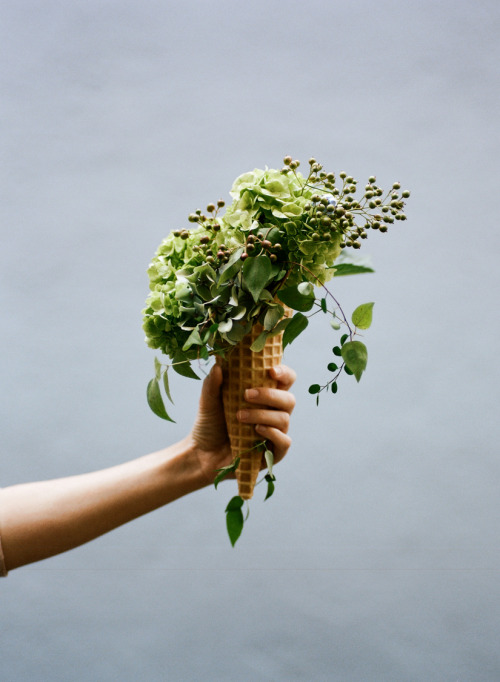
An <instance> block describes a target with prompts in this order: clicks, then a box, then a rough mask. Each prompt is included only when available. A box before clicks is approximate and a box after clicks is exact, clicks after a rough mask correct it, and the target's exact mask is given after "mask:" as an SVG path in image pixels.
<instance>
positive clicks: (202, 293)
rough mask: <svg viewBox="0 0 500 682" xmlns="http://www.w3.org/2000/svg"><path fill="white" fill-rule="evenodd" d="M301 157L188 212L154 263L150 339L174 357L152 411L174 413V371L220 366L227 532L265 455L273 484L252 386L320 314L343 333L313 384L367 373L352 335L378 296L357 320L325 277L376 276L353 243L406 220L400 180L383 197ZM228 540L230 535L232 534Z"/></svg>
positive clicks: (151, 398) (249, 176)
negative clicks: (254, 421)
mask: <svg viewBox="0 0 500 682" xmlns="http://www.w3.org/2000/svg"><path fill="white" fill-rule="evenodd" d="M299 165H300V164H299V161H296V160H293V159H292V158H291V157H290V156H286V157H285V158H284V166H283V168H282V169H281V170H274V169H268V168H266V169H264V170H260V169H255V170H253V171H250V172H248V173H244V174H243V175H240V176H239V177H238V178H237V179H236V180H235V182H234V184H233V187H232V189H231V192H230V195H231V197H232V203H231V204H230V205H229V206H228V207H227V209H226V210H225V212H224V213H222V212H221V211H222V209H223V208H224V206H225V202H224V201H223V200H219V201H217V202H216V203H212V204H209V205H208V206H207V207H206V211H205V212H203V211H201V210H199V209H198V210H196V211H195V212H194V213H191V214H190V215H189V218H188V220H189V222H190V223H192V224H193V228H192V229H190V230H188V229H185V228H182V229H178V230H174V231H173V232H171V233H170V235H169V236H168V237H167V238H166V239H164V240H163V242H162V243H161V244H160V246H159V248H158V250H157V252H156V255H155V257H154V258H153V260H152V262H151V264H150V266H149V269H148V275H149V280H150V294H149V296H148V298H147V301H146V308H145V309H144V311H143V315H144V325H143V328H144V331H145V333H146V341H147V344H148V345H149V346H150V347H151V348H154V349H158V350H160V351H161V353H162V354H163V355H165V356H167V358H169V360H170V361H169V362H166V363H164V364H163V363H161V362H160V361H159V360H158V359H156V358H155V376H154V378H153V379H152V380H151V381H150V382H149V385H148V390H147V397H148V402H149V405H150V407H151V409H152V410H153V412H155V414H157V415H158V416H160V417H162V418H164V419H167V420H170V421H172V420H171V418H170V416H169V415H168V413H167V411H166V408H165V403H164V400H163V398H162V395H161V390H160V384H161V383H163V386H164V391H165V393H166V395H167V397H168V398H169V399H170V400H171V396H170V390H169V382H168V372H169V369H170V368H172V369H173V370H174V371H176V372H177V373H179V374H181V375H183V376H185V377H192V378H199V377H198V376H197V374H196V373H195V371H194V370H193V367H192V363H193V361H198V362H200V361H208V360H209V358H210V357H211V356H215V357H216V359H217V362H220V363H221V364H222V367H223V371H224V384H223V398H224V403H225V414H226V422H227V426H228V433H229V437H230V440H231V444H232V450H233V455H234V460H233V463H232V464H231V465H230V466H228V467H225V468H224V469H223V470H220V471H219V472H218V474H217V476H216V478H215V484H216V485H217V483H218V482H219V481H220V480H221V479H222V478H223V477H224V476H226V475H227V474H228V473H230V472H232V471H235V472H236V477H237V479H238V484H239V494H238V496H236V497H234V498H233V499H232V500H231V502H230V503H229V505H228V508H227V510H226V511H227V515H228V530H230V519H231V518H233V517H234V518H236V517H237V518H238V519H240V517H241V519H242V518H243V516H242V512H241V505H242V504H243V500H246V499H249V498H250V497H251V496H252V494H253V488H254V485H255V482H256V478H257V474H258V472H259V470H260V468H261V463H262V457H263V455H264V457H265V461H266V463H267V466H268V473H267V474H266V476H265V479H266V480H267V483H268V491H267V497H269V495H270V494H271V493H272V491H273V490H274V480H275V478H274V474H273V473H272V451H271V449H270V448H268V447H267V445H266V443H265V442H262V443H259V442H256V440H255V432H254V430H253V427H252V426H251V425H243V424H239V423H238V422H237V421H236V417H235V413H236V411H237V409H239V408H238V403H239V402H241V401H242V396H243V392H244V390H245V388H246V387H248V386H249V385H252V384H253V385H266V383H267V385H270V384H269V381H270V380H269V377H268V376H267V369H268V368H269V367H270V366H272V365H273V364H278V363H279V362H280V361H281V354H282V350H283V349H284V348H285V347H286V346H287V345H288V344H290V343H292V342H293V341H294V340H295V339H296V338H297V337H298V336H299V334H301V333H302V332H303V331H305V329H306V328H307V326H308V322H309V319H308V318H309V317H310V316H311V315H312V314H315V313H317V312H318V313H323V314H324V315H325V316H326V317H327V318H328V319H329V323H330V326H331V327H333V329H334V330H338V331H340V332H341V335H340V339H339V342H338V343H337V344H336V345H335V346H334V347H333V354H334V358H333V361H330V362H328V363H327V371H328V376H327V378H326V380H325V381H323V382H322V383H313V384H311V386H310V387H309V392H310V393H311V394H313V395H314V396H315V397H316V402H317V403H318V402H319V397H320V395H321V394H322V393H326V392H330V393H336V392H337V386H338V379H339V378H340V375H341V374H342V373H346V374H349V375H354V377H355V379H356V380H357V381H359V380H360V378H361V375H362V373H363V371H364V370H365V368H366V364H367V358H368V355H367V349H366V346H365V344H364V343H363V342H362V341H360V340H359V339H358V338H356V335H357V333H358V330H364V329H367V328H368V327H369V326H370V324H371V320H372V309H373V303H364V304H362V305H360V306H358V307H357V308H356V309H355V310H354V312H353V313H352V316H351V318H350V320H349V319H348V318H347V316H346V314H345V313H344V311H343V310H342V308H341V306H340V304H339V303H338V301H337V300H336V298H335V297H334V296H333V294H332V293H331V292H330V291H329V290H328V288H327V287H326V283H327V282H328V281H329V280H331V279H332V278H333V277H334V276H335V277H338V276H341V275H349V274H357V273H363V272H373V270H372V269H371V268H370V267H369V266H368V265H367V264H366V262H363V260H360V259H359V258H356V252H355V250H356V249H359V248H360V247H361V243H362V240H364V239H366V238H367V236H368V232H369V231H370V230H375V231H378V232H387V230H388V228H389V226H390V225H392V224H393V223H394V222H395V221H404V220H406V215H405V214H404V212H403V210H404V203H405V202H404V199H406V198H407V197H409V196H410V193H409V192H408V191H406V190H405V191H401V186H400V184H399V183H398V182H395V183H394V184H393V185H392V188H391V189H390V190H389V191H388V192H385V193H384V191H383V190H382V189H381V188H380V187H379V186H378V185H377V182H376V178H375V177H374V176H371V177H369V178H368V182H367V184H366V185H365V187H364V191H361V192H358V188H357V184H358V183H357V181H356V180H355V179H354V178H353V177H352V176H350V175H347V174H346V173H344V172H341V173H339V174H338V176H336V175H335V174H334V173H331V172H326V171H324V170H323V166H322V165H321V164H320V163H318V162H317V161H316V159H314V158H311V159H309V169H308V172H307V174H302V173H300V172H299V171H298V168H299ZM351 249H352V251H351ZM318 292H319V293H318ZM307 313H309V315H307ZM259 371H260V372H261V376H259V374H258V373H259ZM245 430H246V431H245ZM267 497H266V499H267ZM231 514H232V515H233V516H231ZM234 518H233V520H234ZM242 523H243V522H242V520H241V524H239V523H237V524H236V526H242ZM233 525H234V523H233ZM237 531H238V528H237V530H236V532H237ZM239 532H241V527H240V528H239ZM238 535H239V533H238ZM230 537H231V540H232V541H233V537H234V532H233V537H232V536H231V530H230ZM233 544H234V542H233Z"/></svg>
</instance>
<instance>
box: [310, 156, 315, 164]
mask: <svg viewBox="0 0 500 682" xmlns="http://www.w3.org/2000/svg"><path fill="white" fill-rule="evenodd" d="M315 163H316V159H315V158H314V157H312V156H311V158H310V159H309V165H310V166H314V164H315Z"/></svg>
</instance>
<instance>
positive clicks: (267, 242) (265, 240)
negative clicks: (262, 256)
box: [262, 239, 272, 249]
mask: <svg viewBox="0 0 500 682" xmlns="http://www.w3.org/2000/svg"><path fill="white" fill-rule="evenodd" d="M262 246H263V247H264V248H265V249H268V248H269V247H270V246H272V244H271V242H270V241H269V239H264V241H263V242H262Z"/></svg>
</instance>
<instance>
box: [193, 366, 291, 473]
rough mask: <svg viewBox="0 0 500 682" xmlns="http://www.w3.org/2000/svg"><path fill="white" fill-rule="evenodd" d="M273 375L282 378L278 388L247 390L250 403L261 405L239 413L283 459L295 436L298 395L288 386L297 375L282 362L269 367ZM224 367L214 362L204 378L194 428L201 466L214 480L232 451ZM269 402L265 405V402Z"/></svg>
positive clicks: (230, 459) (276, 460)
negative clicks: (224, 402)
mask: <svg viewBox="0 0 500 682" xmlns="http://www.w3.org/2000/svg"><path fill="white" fill-rule="evenodd" d="M269 375H270V376H271V377H272V378H273V379H275V380H276V381H277V382H278V385H277V388H261V387H256V390H257V391H258V394H257V395H255V396H250V395H248V391H247V392H246V394H245V400H246V401H247V402H248V403H250V404H251V403H252V402H253V403H256V404H258V405H259V406H260V407H259V408H258V409H252V408H251V407H250V406H249V407H248V410H246V412H247V416H244V415H243V414H242V413H241V412H239V413H238V415H237V416H238V419H239V420H240V421H242V422H245V423H247V424H255V425H256V432H257V434H258V436H260V437H261V438H262V440H264V439H267V440H269V441H271V443H273V445H274V448H273V449H274V461H275V463H276V462H279V461H280V460H281V459H283V457H284V456H285V455H286V453H287V451H288V449H289V447H290V445H291V442H292V441H291V438H290V437H289V436H288V435H287V432H288V427H289V423H290V415H291V414H292V412H293V408H294V407H295V397H294V396H293V394H292V393H289V392H288V390H289V389H290V388H291V386H292V385H293V383H294V381H295V378H296V375H295V372H294V371H293V369H290V368H289V367H286V366H285V365H279V366H277V367H273V368H272V369H270V370H269ZM221 386H222V370H221V368H220V367H219V365H214V366H213V367H212V370H211V371H210V374H209V375H208V376H207V377H206V379H205V381H204V382H203V387H202V391H201V397H200V405H199V409H198V416H197V418H196V421H195V424H194V426H193V429H192V431H191V439H192V442H193V446H194V448H195V450H196V453H197V456H198V460H199V465H200V469H201V470H202V472H203V475H204V477H205V478H206V480H207V484H210V483H213V480H214V478H215V473H216V470H217V469H220V468H221V467H223V466H226V465H228V464H230V463H231V461H232V455H231V448H230V445H229V439H228V435H227V430H226V420H225V418H224V410H223V407H222V397H221ZM262 405H265V406H266V408H269V409H263V408H262V407H261V406H262Z"/></svg>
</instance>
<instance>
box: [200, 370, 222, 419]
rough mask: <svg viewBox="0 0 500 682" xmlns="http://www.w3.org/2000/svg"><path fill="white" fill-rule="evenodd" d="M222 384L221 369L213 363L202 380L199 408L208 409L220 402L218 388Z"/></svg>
mask: <svg viewBox="0 0 500 682" xmlns="http://www.w3.org/2000/svg"><path fill="white" fill-rule="evenodd" d="M221 386H222V369H221V367H220V366H219V365H214V366H213V367H212V369H211V370H210V372H209V374H208V376H207V377H205V379H204V381H203V386H202V388H201V396H200V408H202V409H205V410H209V409H213V408H214V405H216V404H217V403H219V402H220V399H221V395H220V389H221Z"/></svg>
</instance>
